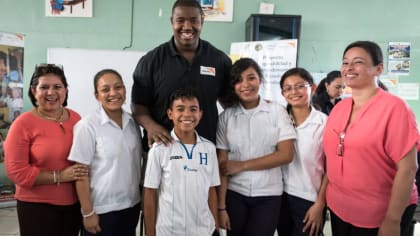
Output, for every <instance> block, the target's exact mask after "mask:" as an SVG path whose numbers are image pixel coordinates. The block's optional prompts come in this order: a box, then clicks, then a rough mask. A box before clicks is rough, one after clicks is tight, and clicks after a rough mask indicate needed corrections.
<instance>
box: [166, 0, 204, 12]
mask: <svg viewBox="0 0 420 236" xmlns="http://www.w3.org/2000/svg"><path fill="white" fill-rule="evenodd" d="M177 7H195V8H197V9H199V10H200V14H201V15H202V16H203V15H204V12H203V9H202V8H201V5H200V2H199V1H197V0H177V1H175V3H174V5H173V6H172V15H173V14H174V10H175V8H177Z"/></svg>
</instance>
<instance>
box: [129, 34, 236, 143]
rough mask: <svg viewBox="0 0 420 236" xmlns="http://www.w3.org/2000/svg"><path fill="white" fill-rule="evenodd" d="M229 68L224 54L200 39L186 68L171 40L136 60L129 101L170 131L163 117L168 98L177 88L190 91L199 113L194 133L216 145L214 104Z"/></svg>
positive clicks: (222, 92) (223, 88)
mask: <svg viewBox="0 0 420 236" xmlns="http://www.w3.org/2000/svg"><path fill="white" fill-rule="evenodd" d="M231 66H232V62H231V60H230V58H229V57H228V56H227V55H226V54H225V53H223V52H222V51H220V50H219V49H217V48H215V47H213V46H212V45H211V44H210V43H208V42H207V41H205V40H201V39H200V42H199V46H198V48H197V52H196V55H195V57H194V59H193V62H192V64H189V62H188V61H187V59H185V58H184V57H183V56H181V55H180V54H179V53H178V52H177V50H176V48H175V44H174V39H173V38H172V39H171V40H170V41H169V42H166V43H163V44H161V45H160V46H158V47H157V48H155V49H153V50H152V51H150V52H148V53H147V54H146V55H145V56H143V57H142V58H141V59H140V61H139V63H138V64H137V67H136V69H135V71H134V75H133V78H134V83H133V89H132V94H131V101H132V102H133V103H134V104H142V105H145V106H147V107H148V108H149V109H150V112H151V115H152V118H153V119H154V120H155V121H156V122H158V123H159V124H161V125H163V126H164V127H165V128H167V129H168V130H171V129H172V128H173V124H172V122H171V121H170V120H169V118H168V117H167V115H166V110H167V107H168V102H169V96H170V94H171V93H172V92H173V91H174V90H176V89H178V88H181V87H187V86H188V87H194V88H195V89H196V90H197V91H198V93H199V96H200V98H199V99H200V107H201V109H202V110H203V117H202V118H201V121H200V123H199V125H198V126H197V132H198V133H199V134H200V135H201V136H203V137H204V138H207V139H209V140H211V141H212V142H213V143H216V128H217V119H218V111H217V105H216V101H217V99H218V98H219V97H221V96H223V95H225V94H226V93H227V90H228V80H229V72H230V68H231ZM145 135H146V134H145ZM144 140H146V141H147V139H144ZM146 144H147V142H146Z"/></svg>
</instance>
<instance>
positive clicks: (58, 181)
mask: <svg viewBox="0 0 420 236" xmlns="http://www.w3.org/2000/svg"><path fill="white" fill-rule="evenodd" d="M57 172H58V173H57V186H60V183H61V179H60V175H61V171H59V170H57Z"/></svg>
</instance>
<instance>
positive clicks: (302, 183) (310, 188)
mask: <svg viewBox="0 0 420 236" xmlns="http://www.w3.org/2000/svg"><path fill="white" fill-rule="evenodd" d="M326 122H327V116H326V115H325V114H324V113H322V112H320V111H318V110H315V108H312V110H311V113H310V114H309V116H308V118H306V120H305V121H304V122H303V123H302V124H300V125H299V126H298V127H296V133H297V138H296V142H295V153H294V157H293V161H292V162H291V163H289V164H288V165H285V166H283V167H282V168H283V178H284V191H285V192H287V193H288V194H290V195H293V196H295V197H299V198H303V199H305V200H308V201H312V202H315V200H316V198H317V196H318V192H319V189H320V187H321V182H322V177H323V175H324V173H325V170H324V165H325V163H324V160H325V157H324V151H323V148H322V136H323V134H324V128H325V124H326Z"/></svg>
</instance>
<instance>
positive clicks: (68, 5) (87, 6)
mask: <svg viewBox="0 0 420 236" xmlns="http://www.w3.org/2000/svg"><path fill="white" fill-rule="evenodd" d="M92 2H93V0H45V16H51V17H92V8H93V7H92V5H93V3H92Z"/></svg>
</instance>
